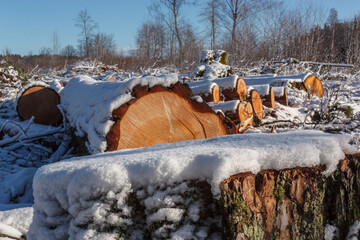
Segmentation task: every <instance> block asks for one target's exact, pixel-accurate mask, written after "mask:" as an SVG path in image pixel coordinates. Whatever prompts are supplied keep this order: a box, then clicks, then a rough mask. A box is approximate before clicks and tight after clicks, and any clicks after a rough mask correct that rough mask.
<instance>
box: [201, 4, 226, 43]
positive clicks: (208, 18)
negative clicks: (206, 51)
mask: <svg viewBox="0 0 360 240" xmlns="http://www.w3.org/2000/svg"><path fill="white" fill-rule="evenodd" d="M221 6H222V2H221V1H220V0H209V1H208V2H207V3H206V5H205V7H204V8H203V9H202V11H201V16H203V20H204V21H205V22H206V23H208V24H209V25H210V31H209V33H210V36H211V41H210V47H211V49H215V48H216V37H217V32H218V24H219V19H220V8H221Z"/></svg>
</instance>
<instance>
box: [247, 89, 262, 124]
mask: <svg viewBox="0 0 360 240" xmlns="http://www.w3.org/2000/svg"><path fill="white" fill-rule="evenodd" d="M250 103H251V105H252V107H253V113H254V117H255V119H256V120H258V121H261V120H262V119H263V104H262V100H261V97H260V95H259V93H258V92H257V91H256V90H251V91H250Z"/></svg>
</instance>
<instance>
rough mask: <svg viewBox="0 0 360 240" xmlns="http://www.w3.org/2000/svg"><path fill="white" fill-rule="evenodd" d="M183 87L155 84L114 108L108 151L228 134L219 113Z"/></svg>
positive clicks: (108, 137) (180, 85) (108, 136)
mask: <svg viewBox="0 0 360 240" xmlns="http://www.w3.org/2000/svg"><path fill="white" fill-rule="evenodd" d="M182 88H185V86H184V85H182V84H180V83H177V84H176V85H175V86H174V87H172V88H165V87H162V86H156V87H153V88H152V89H149V90H148V91H146V92H147V94H142V97H140V98H135V100H134V101H131V103H130V102H129V103H127V104H124V105H122V106H120V107H119V108H118V109H116V110H114V111H113V118H116V119H117V120H116V121H115V124H114V125H113V126H112V128H111V129H110V131H109V133H108V135H107V143H108V149H107V151H114V150H119V149H125V148H138V147H147V146H152V145H155V144H160V143H171V142H178V141H185V140H193V139H205V138H213V137H218V136H222V135H226V127H225V124H224V123H223V122H222V120H221V119H220V118H219V116H218V115H217V114H216V113H215V112H214V111H212V110H211V109H210V107H209V106H208V105H207V104H203V103H198V102H195V101H192V100H190V99H189V98H184V97H183V96H182V95H181V94H180V93H179V92H185V91H183V90H181V89H182ZM153 89H156V91H152V90H153ZM137 91H138V92H139V89H138V90H137ZM114 115H116V117H115V116H114Z"/></svg>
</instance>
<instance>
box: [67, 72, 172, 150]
mask: <svg viewBox="0 0 360 240" xmlns="http://www.w3.org/2000/svg"><path fill="white" fill-rule="evenodd" d="M177 81H178V77H177V75H175V74H168V75H162V76H158V77H153V76H147V77H141V78H133V79H131V80H129V81H123V82H101V81H100V82H99V81H96V80H94V79H93V78H91V77H88V76H78V77H75V78H73V79H71V80H70V81H69V82H68V84H67V85H66V86H65V87H64V89H63V90H62V92H61V107H62V109H63V111H64V113H65V115H66V116H67V118H68V120H69V122H70V125H71V126H72V127H74V128H75V129H76V135H78V136H80V137H83V136H87V140H88V142H87V148H88V150H89V152H90V153H99V152H104V151H105V150H106V147H107V144H106V135H107V133H108V132H109V130H110V128H111V126H112V125H113V124H114V122H113V121H112V120H111V114H112V111H113V110H114V109H116V108H118V107H120V106H121V105H122V104H124V103H126V102H128V101H129V100H130V99H132V98H133V97H132V95H131V92H132V88H133V87H135V86H136V85H141V86H149V87H150V88H151V87H153V86H155V85H163V86H164V87H169V86H170V85H172V84H174V83H176V82H177Z"/></svg>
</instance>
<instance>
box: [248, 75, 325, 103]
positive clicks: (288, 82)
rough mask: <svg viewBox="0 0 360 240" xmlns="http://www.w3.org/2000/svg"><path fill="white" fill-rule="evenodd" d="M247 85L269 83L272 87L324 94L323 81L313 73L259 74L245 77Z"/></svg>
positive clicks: (319, 95) (318, 94)
mask: <svg viewBox="0 0 360 240" xmlns="http://www.w3.org/2000/svg"><path fill="white" fill-rule="evenodd" d="M243 79H244V81H245V83H246V84H247V85H249V86H250V85H262V84H269V85H270V86H271V87H285V88H297V89H302V90H305V91H309V93H310V94H316V95H317V96H318V97H321V96H322V95H323V86H322V83H321V81H320V80H319V79H318V78H317V77H316V76H315V75H313V74H298V75H290V76H274V75H258V76H246V77H243Z"/></svg>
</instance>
